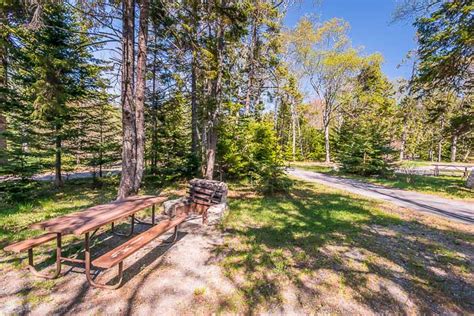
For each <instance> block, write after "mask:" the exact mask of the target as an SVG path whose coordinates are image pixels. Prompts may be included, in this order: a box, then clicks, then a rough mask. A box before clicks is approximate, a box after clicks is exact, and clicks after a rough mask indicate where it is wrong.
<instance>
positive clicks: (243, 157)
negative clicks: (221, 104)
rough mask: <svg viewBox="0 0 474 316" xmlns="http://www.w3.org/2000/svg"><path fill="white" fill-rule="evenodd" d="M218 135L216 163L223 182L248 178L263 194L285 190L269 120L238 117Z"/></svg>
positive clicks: (285, 181)
mask: <svg viewBox="0 0 474 316" xmlns="http://www.w3.org/2000/svg"><path fill="white" fill-rule="evenodd" d="M234 123H235V124H234V125H233V126H234V128H233V129H229V128H225V129H223V130H222V132H221V137H220V140H219V144H218V146H219V148H218V155H219V156H218V163H219V166H220V170H221V172H222V173H223V174H222V175H223V178H225V179H235V180H242V179H248V180H250V181H251V182H252V183H253V184H255V186H256V188H257V189H258V190H259V191H261V192H263V193H270V194H272V193H275V192H279V191H285V190H286V189H288V187H289V186H290V181H289V179H288V178H287V177H286V175H285V171H284V168H283V158H282V151H281V147H280V145H279V144H278V138H277V135H276V133H275V130H274V129H273V125H272V122H271V121H268V120H265V119H263V120H261V121H258V120H255V119H254V118H240V119H239V120H238V122H235V121H234Z"/></svg>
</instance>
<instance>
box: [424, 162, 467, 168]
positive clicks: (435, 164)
mask: <svg viewBox="0 0 474 316" xmlns="http://www.w3.org/2000/svg"><path fill="white" fill-rule="evenodd" d="M433 166H435V167H452V168H456V167H457V168H471V167H474V166H473V165H448V164H443V163H434V164H433Z"/></svg>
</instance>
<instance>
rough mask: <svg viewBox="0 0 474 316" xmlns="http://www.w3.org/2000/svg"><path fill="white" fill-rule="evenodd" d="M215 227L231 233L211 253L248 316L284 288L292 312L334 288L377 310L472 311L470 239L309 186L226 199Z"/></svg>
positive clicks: (278, 301)
mask: <svg viewBox="0 0 474 316" xmlns="http://www.w3.org/2000/svg"><path fill="white" fill-rule="evenodd" d="M224 227H225V231H226V232H227V233H229V235H230V236H232V237H230V239H229V240H228V243H227V245H226V246H224V247H221V248H219V249H216V250H215V251H216V255H217V254H218V255H219V256H224V257H225V259H224V260H223V263H222V265H223V267H224V269H225V271H226V273H227V274H228V276H229V278H230V279H231V280H232V281H233V282H234V283H235V285H236V287H237V288H238V289H239V290H240V291H241V292H242V294H243V296H244V297H245V305H246V307H247V309H248V311H254V310H256V309H258V308H264V309H270V310H273V309H274V308H275V306H282V305H284V304H286V303H285V299H284V295H283V293H284V292H285V291H287V290H288V288H289V286H288V285H285V284H288V283H289V284H290V285H291V286H292V287H295V288H296V289H297V290H296V294H295V295H296V297H297V298H298V304H299V305H300V307H301V308H305V307H308V306H312V307H313V308H314V306H317V305H318V304H320V303H321V302H320V300H321V299H325V298H327V297H328V295H336V296H337V295H338V293H337V291H336V292H334V288H339V290H342V291H346V292H347V293H350V295H349V297H350V298H347V300H346V303H356V304H358V305H359V306H362V307H363V308H365V309H368V310H371V311H373V312H376V313H403V314H404V313H410V312H417V313H422V314H424V313H430V314H431V313H433V312H448V313H450V312H451V313H452V312H454V313H472V312H474V305H473V303H472V300H471V298H472V297H473V295H474V284H473V283H472V277H469V275H470V272H472V269H473V266H472V262H473V261H472V259H473V257H472V255H473V253H474V249H473V246H472V240H473V237H474V235H473V234H468V233H460V232H457V231H447V230H442V229H437V228H434V227H430V226H427V225H424V224H422V223H419V222H414V221H410V220H403V219H400V218H398V217H396V216H392V215H390V214H388V213H383V212H381V211H378V210H377V204H376V202H371V201H368V200H364V199H359V198H354V197H353V196H350V195H344V194H337V193H315V191H313V190H311V189H308V187H303V188H301V189H295V190H294V191H293V192H292V194H291V195H288V196H284V197H277V198H252V199H249V198H247V199H243V200H238V199H235V200H233V201H232V202H231V213H230V215H229V217H228V218H227V220H226V223H225V224H224ZM325 276H326V278H325ZM334 278H335V279H334ZM333 279H334V280H333ZM331 287H333V288H331ZM267 289H269V290H267ZM308 293H310V294H308ZM343 305H344V304H343ZM333 307H334V306H333ZM336 308H338V307H336ZM339 308H342V311H344V306H339ZM345 311H346V312H350V311H353V310H349V309H348V310H345ZM359 312H360V311H359Z"/></svg>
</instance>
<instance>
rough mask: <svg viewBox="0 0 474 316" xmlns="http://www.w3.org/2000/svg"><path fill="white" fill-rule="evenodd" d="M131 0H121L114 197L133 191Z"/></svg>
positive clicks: (133, 121) (132, 7) (133, 134)
mask: <svg viewBox="0 0 474 316" xmlns="http://www.w3.org/2000/svg"><path fill="white" fill-rule="evenodd" d="M134 7H135V2H134V0H123V2H122V10H123V13H122V14H123V17H122V91H121V102H122V130H123V140H122V173H121V178H120V186H119V189H118V194H117V198H118V199H123V198H126V197H127V196H129V195H131V194H133V193H134V192H133V190H134V178H135V171H136V151H135V150H136V137H137V135H136V127H135V109H134V105H133V75H134V63H135V54H134V41H135V39H134V27H135V26H134V20H135V17H134Z"/></svg>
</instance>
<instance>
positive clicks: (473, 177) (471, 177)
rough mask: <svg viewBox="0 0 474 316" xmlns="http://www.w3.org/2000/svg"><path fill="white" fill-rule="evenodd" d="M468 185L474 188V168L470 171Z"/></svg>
mask: <svg viewBox="0 0 474 316" xmlns="http://www.w3.org/2000/svg"><path fill="white" fill-rule="evenodd" d="M466 187H468V188H469V189H473V188H474V169H473V170H471V172H470V173H469V176H468V177H467V180H466Z"/></svg>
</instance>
